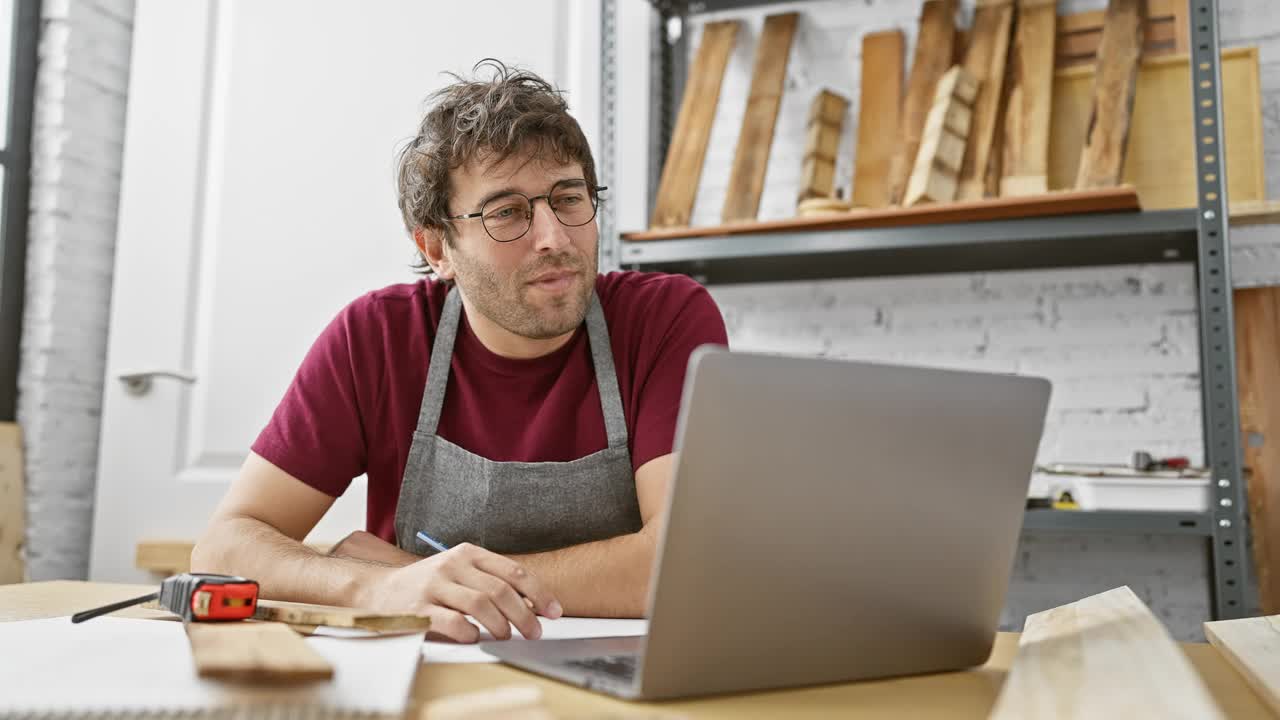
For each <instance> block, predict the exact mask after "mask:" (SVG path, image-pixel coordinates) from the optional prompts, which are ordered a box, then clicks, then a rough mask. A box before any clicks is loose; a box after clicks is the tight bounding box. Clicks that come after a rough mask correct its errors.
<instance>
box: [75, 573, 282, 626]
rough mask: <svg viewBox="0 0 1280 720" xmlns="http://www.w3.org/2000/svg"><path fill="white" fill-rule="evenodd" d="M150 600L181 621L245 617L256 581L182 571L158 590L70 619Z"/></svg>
mask: <svg viewBox="0 0 1280 720" xmlns="http://www.w3.org/2000/svg"><path fill="white" fill-rule="evenodd" d="M152 600H156V601H158V603H159V605H160V607H162V608H164V609H165V610H168V611H169V612H171V613H173V614H175V615H177V616H178V617H180V618H182V620H183V622H222V621H227V620H245V619H248V618H251V617H253V613H254V611H255V610H257V609H258V583H257V582H256V581H254V580H248V579H246V578H242V577H237V576H235V575H215V574H213V573H182V574H180V575H174V576H172V577H167V578H165V579H164V581H163V582H161V583H160V590H159V592H154V593H151V594H150V595H143V596H141V597H136V598H131V599H129V600H124V601H121V602H118V603H112V604H110V605H103V606H102V607H98V608H93V609H92V610H85V611H83V612H78V613H76V614H75V615H72V616H71V622H73V623H80V622H84V621H85V620H90V619H92V618H96V617H98V616H99V615H106V614H107V613H110V612H115V611H116V610H121V609H123V608H127V607H130V606H133V605H139V604H141V603H144V602H150V601H152Z"/></svg>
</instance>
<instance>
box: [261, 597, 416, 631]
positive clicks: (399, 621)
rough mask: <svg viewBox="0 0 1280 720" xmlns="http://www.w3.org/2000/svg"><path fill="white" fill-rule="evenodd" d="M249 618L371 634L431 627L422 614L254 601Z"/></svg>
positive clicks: (276, 601) (263, 600)
mask: <svg viewBox="0 0 1280 720" xmlns="http://www.w3.org/2000/svg"><path fill="white" fill-rule="evenodd" d="M253 619H255V620H269V621H273V622H282V623H289V624H290V625H325V626H328V627H344V628H358V629H361V630H370V631H373V632H417V631H422V632H426V631H427V630H428V629H429V628H430V627H431V618H429V617H427V616H425V615H411V614H390V613H379V612H375V611H373V610H364V609H360V608H345V607H335V606H332V605H312V604H308V603H295V602H286V601H284V600H267V599H260V600H258V608H257V610H256V611H255V612H254V614H253Z"/></svg>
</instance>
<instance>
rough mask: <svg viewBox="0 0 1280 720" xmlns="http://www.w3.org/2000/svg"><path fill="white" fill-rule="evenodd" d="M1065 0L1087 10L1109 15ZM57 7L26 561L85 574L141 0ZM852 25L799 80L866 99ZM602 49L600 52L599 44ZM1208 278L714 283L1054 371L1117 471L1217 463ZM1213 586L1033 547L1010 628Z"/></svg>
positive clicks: (885, 333)
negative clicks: (830, 80)
mask: <svg viewBox="0 0 1280 720" xmlns="http://www.w3.org/2000/svg"><path fill="white" fill-rule="evenodd" d="M618 2H619V12H620V15H621V18H622V20H621V21H620V25H621V27H622V28H623V31H622V32H621V33H620V37H619V45H620V58H621V67H620V68H619V72H620V76H619V86H620V91H619V108H620V115H621V117H622V126H621V127H620V128H619V153H618V163H619V165H618V172H617V177H616V178H607V179H606V183H607V184H610V185H611V186H613V187H615V188H617V191H616V192H615V193H614V198H615V207H616V208H617V211H618V217H619V223H618V227H619V228H622V229H629V228H634V227H638V226H640V225H642V224H643V223H644V222H645V215H646V213H645V210H644V204H645V200H644V198H643V188H644V187H645V183H646V179H645V167H646V166H647V161H648V159H647V157H646V155H645V153H646V149H645V148H646V144H647V143H646V141H645V140H644V138H646V137H647V134H646V133H647V105H646V104H645V102H646V101H645V97H646V96H647V89H648V73H649V69H648V45H647V27H648V26H647V12H648V10H647V6H646V3H645V2H644V0H618ZM570 3H571V5H570V8H573V7H574V5H573V4H572V3H586V4H587V10H588V13H587V14H585V15H578V14H576V13H574V12H569V13H567V17H570V18H580V19H579V20H577V21H576V22H578V23H579V25H578V26H579V27H580V28H581V29H582V32H584V33H591V32H594V24H593V23H594V20H595V19H596V18H595V16H591V15H590V14H589V11H590V9H591V7H593V0H570ZM1067 4H1068V6H1069V7H1067V8H1065V9H1069V10H1073V11H1074V10H1081V9H1090V8H1093V7H1099V6H1101V5H1102V4H1103V3H1102V0H1096V1H1093V0H1090V1H1087V2H1077V1H1075V0H1072V1H1070V2H1068V3H1067ZM917 5H918V4H917V3H905V2H900V1H898V0H865V2H859V3H831V2H824V3H808V4H801V3H796V4H791V5H789V6H788V7H789V8H794V9H799V10H802V11H804V12H806V13H809V12H811V11H812V12H815V13H820V14H828V15H829V14H830V13H831V12H832V11H831V8H832V7H836V8H839V9H841V12H846V13H849V14H851V15H852V17H853V18H854V19H853V20H852V21H851V26H850V27H853V26H856V27H857V28H862V29H873V30H878V29H884V28H886V27H891V26H895V25H896V26H899V27H902V28H903V29H904V30H905V31H907V33H908V34H909V35H914V16H915V12H916V10H915V8H916V7H917ZM1222 5H1223V10H1222V21H1223V22H1222V32H1223V38H1224V42H1225V43H1226V44H1228V45H1230V44H1246V43H1251V44H1258V45H1260V46H1261V48H1262V55H1261V58H1262V62H1263V71H1262V82H1263V89H1264V121H1265V128H1266V151H1267V170H1268V185H1269V190H1270V195H1271V196H1272V197H1280V4H1277V3H1275V2H1274V1H1273V0H1223V2H1222ZM44 14H45V17H46V32H45V36H44V37H43V38H42V40H41V68H40V73H41V74H40V84H39V88H38V90H37V93H38V98H37V101H38V103H39V106H38V109H37V117H36V141H35V147H34V148H33V150H34V160H33V162H34V165H35V167H34V168H33V188H32V222H31V246H30V250H29V257H28V280H27V283H28V285H27V310H26V313H27V314H26V318H25V323H26V327H25V331H24V339H23V366H22V375H21V378H20V390H21V396H20V407H19V421H20V422H21V423H22V424H23V426H24V429H25V430H26V433H27V448H26V449H27V454H28V455H27V456H28V467H27V474H28V484H29V496H28V501H29V511H30V518H31V522H30V530H29V537H28V540H29V542H28V563H29V567H30V570H31V573H32V576H33V578H36V579H44V578H54V577H70V578H75V577H83V576H84V574H85V567H86V558H87V557H88V553H87V546H88V537H89V535H88V523H89V519H90V517H91V514H92V513H91V508H90V507H89V504H90V503H91V498H92V497H93V486H94V467H95V463H96V456H97V437H98V429H99V428H98V413H99V410H100V398H101V391H102V372H103V358H104V353H105V344H106V328H105V318H106V308H107V301H108V298H109V296H110V289H111V278H110V268H111V266H112V249H113V247H114V238H115V206H116V196H117V193H118V182H119V177H118V173H119V163H120V150H121V148H120V139H121V137H122V136H123V129H122V122H123V117H124V97H125V95H124V93H125V89H126V87H127V79H128V51H129V31H130V22H131V17H132V2H130V1H129V0H118V1H112V0H45V4H44ZM583 18H585V19H583ZM823 27H826V28H827V30H830V28H829V27H827V26H826V25H825V24H824V25H823ZM754 32H757V33H758V23H757V24H756V26H755V30H754ZM831 32H834V31H833V30H832V31H831ZM843 32H844V36H843V37H842V38H837V37H836V36H830V37H825V38H824V36H823V34H822V33H820V32H819V31H818V29H817V27H816V26H815V24H813V23H810V22H806V23H804V24H802V28H801V33H800V35H799V38H798V42H799V43H800V45H802V46H807V47H809V50H802V51H800V52H802V53H807V54H805V55H804V56H803V59H802V61H800V62H796V63H794V68H795V70H794V71H793V72H792V73H791V75H792V77H791V78H790V79H789V81H788V82H789V83H790V84H789V88H791V89H792V90H797V89H799V88H801V87H802V84H803V83H816V82H819V81H820V80H819V78H821V77H822V76H823V75H822V74H823V73H824V72H827V70H826V68H827V64H826V62H825V61H824V60H823V51H824V48H825V51H826V53H827V55H829V56H832V57H835V58H837V59H839V60H840V62H841V63H843V64H842V65H841V66H840V67H844V68H846V69H847V72H848V83H847V85H848V88H849V91H850V92H852V91H853V87H852V83H856V82H857V75H856V72H855V70H854V68H855V66H854V65H853V64H852V61H853V56H852V55H851V54H850V52H851V51H850V48H854V49H855V50H856V48H857V44H856V43H854V42H853V40H852V39H851V37H849V32H850V30H849V29H848V28H846V30H845V31H843ZM859 32H860V31H859ZM584 37H586V39H584V40H582V42H583V43H584V47H591V46H590V43H591V42H593V41H592V40H591V39H590V37H589V36H584ZM832 43H836V44H832ZM693 47H696V43H694V44H693ZM842 53H843V54H842ZM587 54H589V51H587ZM593 72H594V71H593V70H592V69H591V68H590V67H586V66H584V67H576V68H568V69H567V75H566V84H567V85H569V89H570V90H571V91H573V94H571V95H570V103H571V105H573V106H574V107H575V108H580V109H581V112H583V115H581V116H580V117H582V119H583V121H584V125H585V126H586V127H587V131H588V134H589V136H592V137H593V139H594V137H595V130H594V126H593V123H594V120H593V119H592V118H589V117H588V116H590V115H591V114H592V112H593V111H597V112H598V103H594V104H593V101H592V99H591V98H590V97H589V95H590V92H591V91H592V88H594V87H595V85H594V83H595V82H596V76H595V75H593ZM730 72H731V75H730V77H729V78H727V80H726V85H725V93H724V95H723V102H726V103H729V102H731V101H732V99H733V96H734V94H735V93H736V94H737V102H739V103H741V102H743V101H744V98H745V96H744V95H743V93H745V87H746V84H745V81H744V80H743V76H744V74H745V76H749V73H750V64H749V56H746V57H744V55H743V53H742V50H741V47H740V49H739V52H738V53H737V54H735V56H734V58H733V60H732V64H731V70H730ZM735 88H736V89H735ZM579 94H580V95H579ZM574 95H579V97H581V100H580V101H575V98H574ZM792 105H793V104H788V105H787V107H791V106H792ZM734 116H735V117H737V114H736V113H735V115H734ZM788 122H789V123H791V124H789V125H786V126H784V125H782V124H780V125H779V133H780V134H783V132H784V127H790V128H792V129H794V122H792V121H791V120H788ZM723 132H724V131H723V129H721V128H717V130H716V135H715V137H716V138H717V139H716V141H715V142H717V143H720V144H721V145H723V143H724V142H725V139H724V138H725V136H724V134H723ZM734 132H736V129H735V130H734ZM849 132H850V133H851V132H852V128H850V130H849ZM729 148H730V149H729V151H728V152H727V153H726V152H725V151H724V150H723V149H720V150H717V151H716V154H714V155H709V157H708V172H707V173H705V174H704V177H708V176H714V175H716V174H717V172H716V170H715V168H717V167H719V168H721V169H722V170H721V171H720V172H719V175H720V176H723V175H724V170H727V168H728V166H729V163H730V162H731V161H732V146H731V145H730V146H729ZM781 152H782V153H783V154H779V153H780V151H779V149H778V148H775V150H774V157H775V158H781V157H785V152H787V151H785V150H782V151H781ZM792 152H793V153H794V152H795V151H792ZM791 164H794V165H795V166H796V167H798V163H791ZM784 170H785V166H784V164H783V161H779V163H778V164H777V166H776V167H775V168H774V169H772V170H771V172H770V175H769V182H770V184H769V185H768V186H767V187H766V202H765V205H766V206H770V207H772V206H776V205H771V203H775V202H776V201H775V200H773V199H772V198H776V197H782V196H786V197H787V198H788V202H789V201H790V195H791V191H790V190H789V189H786V188H785V187H784V186H782V185H779V183H780V182H784V181H785V177H786V176H785V173H784ZM842 172H844V173H846V174H847V172H848V171H847V170H844V171H842ZM780 173H781V174H780ZM780 177H781V178H783V181H780V180H778V178H780ZM779 188H781V189H779ZM704 190H707V192H704V193H701V195H702V197H703V202H700V203H699V209H698V212H699V213H703V214H705V212H706V210H705V207H706V205H705V204H704V203H711V205H710V206H711V207H713V208H716V207H718V203H715V202H714V200H712V199H711V198H712V195H711V194H709V193H711V192H712V191H711V190H709V189H706V188H704ZM1277 234H1278V233H1277V230H1276V229H1275V228H1251V229H1249V230H1248V231H1247V232H1245V231H1235V232H1234V233H1233V241H1234V247H1233V262H1234V272H1235V275H1234V276H1235V280H1236V283H1237V285H1246V284H1248V285H1257V284H1272V283H1275V282H1280V251H1278V250H1277V245H1278V244H1280V238H1277ZM1193 282H1194V281H1193V278H1192V277H1191V274H1190V271H1189V269H1187V268H1186V267H1183V266H1154V267H1127V268H1111V269H1106V270H1066V271H1043V272H1019V273H991V274H980V275H973V276H968V275H966V276H933V277H922V278H894V279H891V280H878V279H872V280H858V281H829V282H822V283H803V284H786V285H771V286H761V287H755V288H743V287H738V288H717V289H716V290H715V294H716V297H717V299H718V300H719V301H720V302H721V305H722V308H723V309H724V311H725V315H726V320H727V321H728V323H729V327H730V331H731V335H732V338H733V340H734V342H735V344H739V345H741V346H748V345H751V346H758V347H773V348H777V349H784V350H788V351H792V352H799V351H806V350H818V351H826V352H828V353H829V354H834V355H841V356H848V357H880V358H893V359H900V360H903V361H910V362H924V363H930V362H932V363H947V364H953V363H954V364H961V365H965V366H968V367H988V368H997V369H1009V368H1013V369H1020V370H1025V371H1029V372H1043V373H1044V374H1047V375H1049V376H1050V377H1053V378H1054V379H1055V380H1056V381H1057V383H1058V393H1057V397H1056V398H1055V403H1054V409H1053V416H1052V418H1051V425H1050V431H1049V433H1048V435H1047V437H1046V441H1045V445H1044V448H1043V451H1044V452H1045V453H1046V454H1050V453H1051V454H1053V455H1055V456H1058V457H1068V456H1070V457H1073V458H1078V459H1088V458H1090V457H1093V458H1102V457H1104V456H1105V457H1106V458H1107V459H1116V456H1115V453H1120V457H1121V458H1123V457H1124V456H1126V455H1127V453H1128V451H1129V450H1131V449H1132V448H1133V447H1134V446H1139V445H1141V446H1144V447H1148V448H1150V449H1152V450H1154V451H1157V452H1163V451H1166V450H1175V449H1176V450H1177V451H1180V452H1188V453H1193V454H1197V455H1198V454H1199V452H1200V441H1199V438H1200V428H1199V415H1198V405H1199V395H1198V390H1197V389H1196V388H1197V385H1196V382H1197V374H1196V360H1195V357H1196V355H1195V342H1196V341H1195V334H1194V329H1193V328H1194V320H1193V318H1192V317H1191V312H1192V311H1191V308H1192V307H1193V306H1194V299H1193V295H1192V291H1193V287H1194V286H1193ZM792 328H796V329H794V330H793V329H792ZM1204 578H1205V554H1204V552H1203V547H1202V543H1201V542H1200V541H1199V540H1197V539H1188V538H1167V537H1124V536H1109V537H1104V536H1094V537H1054V536H1047V535H1046V536H1041V537H1028V538H1025V539H1024V541H1023V547H1022V550H1021V552H1020V558H1019V561H1018V565H1017V567H1016V568H1015V582H1014V586H1013V588H1012V589H1011V591H1010V596H1009V608H1008V610H1007V611H1006V614H1005V622H1006V624H1008V625H1009V626H1014V625H1019V624H1020V623H1021V618H1022V617H1024V616H1025V615H1026V614H1027V613H1028V612H1034V611H1036V610H1039V609H1043V608H1045V607H1048V606H1051V605H1052V604H1056V603H1058V602H1064V601H1068V600H1074V599H1076V598H1077V597H1078V596H1079V595H1080V594H1082V593H1083V592H1084V591H1085V590H1086V589H1095V588H1096V589H1106V588H1109V587H1113V586H1114V585H1117V584H1122V583H1128V584H1131V585H1133V586H1134V588H1135V590H1137V591H1138V592H1139V594H1140V595H1142V596H1143V597H1144V598H1145V599H1146V600H1147V601H1148V602H1149V603H1151V604H1152V605H1153V607H1154V608H1155V609H1156V611H1157V612H1158V613H1160V614H1161V615H1163V616H1164V617H1165V618H1166V619H1167V620H1168V621H1169V622H1170V624H1171V626H1172V627H1173V629H1174V631H1175V634H1178V635H1179V636H1181V637H1193V636H1195V635H1196V634H1197V633H1198V630H1197V625H1198V622H1199V621H1200V620H1201V619H1203V618H1204V617H1205V616H1207V614H1208V587H1207V585H1206V583H1205V580H1204Z"/></svg>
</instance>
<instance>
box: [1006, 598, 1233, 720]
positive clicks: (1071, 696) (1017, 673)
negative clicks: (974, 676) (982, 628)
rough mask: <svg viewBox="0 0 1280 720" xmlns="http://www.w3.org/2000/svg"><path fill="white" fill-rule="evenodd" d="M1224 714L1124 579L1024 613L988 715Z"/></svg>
mask: <svg viewBox="0 0 1280 720" xmlns="http://www.w3.org/2000/svg"><path fill="white" fill-rule="evenodd" d="M1222 717H1224V716H1223V714H1222V712H1221V711H1220V710H1219V708H1218V706H1217V704H1216V703H1215V702H1214V700H1213V698H1212V696H1210V694H1209V692H1208V690H1207V689H1206V688H1205V685H1204V683H1203V682H1202V681H1201V679H1200V677H1199V675H1197V673H1196V671H1195V668H1193V667H1192V665H1191V663H1189V662H1188V661H1187V658H1186V656H1185V655H1183V654H1182V653H1181V652H1179V650H1178V645H1177V643H1175V642H1174V641H1173V638H1172V637H1170V636H1169V631H1168V630H1166V629H1165V628H1164V626H1163V625H1161V624H1160V621H1159V620H1158V619H1156V617H1155V616H1154V615H1152V614H1151V611H1150V610H1149V609H1147V606H1146V605H1145V604H1143V602H1142V601H1141V600H1139V599H1138V597H1137V596H1136V595H1134V594H1133V591H1132V590H1130V589H1129V588H1128V587H1121V588H1117V589H1115V590H1110V591H1107V592H1105V593H1101V594H1099V595H1094V596H1092V597H1087V598H1085V599H1083V600H1079V601H1077V602H1074V603H1071V604H1069V605H1063V606H1061V607H1057V608H1054V609H1052V610H1046V611H1044V612H1040V613H1036V614H1035V615H1031V616H1030V617H1028V618H1027V623H1026V629H1025V630H1023V633H1022V639H1021V642H1020V643H1019V645H1018V655H1017V657H1015V658H1014V661H1013V667H1012V668H1011V670H1010V672H1009V676H1008V678H1006V679H1005V683H1004V688H1003V689H1002V690H1001V692H1000V697H999V698H998V699H997V700H996V706H995V709H994V710H993V711H992V713H991V718H992V720H1013V719H1015V718H1016V719H1017V720H1023V719H1024V718H1039V719H1040V720H1048V719H1059V718H1062V719H1065V718H1079V719H1080V720H1084V719H1086V718H1087V719H1089V720H1094V719H1095V718H1161V719H1162V720H1173V719H1175V718H1186V719H1187V720H1192V719H1196V720H1213V719H1214V718H1222Z"/></svg>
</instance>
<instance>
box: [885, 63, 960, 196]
mask: <svg viewBox="0 0 1280 720" xmlns="http://www.w3.org/2000/svg"><path fill="white" fill-rule="evenodd" d="M977 94H978V84H977V82H976V81H975V80H974V79H973V78H972V77H971V76H970V75H969V73H967V72H965V69H964V68H962V67H960V66H959V65H957V66H955V67H953V68H951V69H950V70H948V71H947V72H946V74H944V75H943V76H942V79H941V80H939V81H938V89H937V92H936V93H935V95H934V99H933V107H932V108H931V109H930V110H929V117H928V118H927V119H926V120H925V123H924V138H923V139H922V140H921V142H920V152H919V154H918V155H917V156H916V164H915V167H913V168H912V169H911V179H910V180H909V181H907V194H906V195H905V196H904V197H903V199H902V204H903V205H907V206H911V207H914V206H916V205H919V204H921V203H942V202H951V201H952V200H955V197H956V185H957V177H958V175H959V172H960V166H961V164H962V163H963V162H964V150H965V142H966V140H967V139H968V137H969V129H970V127H971V125H972V119H973V109H972V108H973V101H974V98H975V97H976V96H977Z"/></svg>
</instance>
